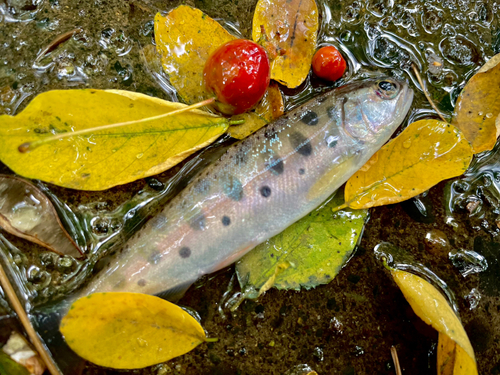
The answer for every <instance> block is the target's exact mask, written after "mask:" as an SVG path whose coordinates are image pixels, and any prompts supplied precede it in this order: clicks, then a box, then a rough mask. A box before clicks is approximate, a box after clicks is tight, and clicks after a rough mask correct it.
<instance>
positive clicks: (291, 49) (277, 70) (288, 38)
mask: <svg viewBox="0 0 500 375" xmlns="http://www.w3.org/2000/svg"><path fill="white" fill-rule="evenodd" d="M318 25H319V22H318V7H317V6H316V2H315V1H314V0H259V2H258V3H257V6H256V8H255V13H254V17H253V28H252V38H253V40H254V41H256V42H257V41H261V40H262V38H264V39H265V38H267V42H264V43H263V44H264V46H265V47H266V48H267V49H268V50H271V51H270V52H271V56H270V57H271V58H273V60H272V63H271V79H274V80H276V81H278V82H280V83H282V84H284V85H285V86H287V87H290V88H295V87H297V86H299V85H300V84H301V83H302V82H303V81H304V80H305V79H306V77H307V75H308V74H309V70H310V68H311V61H312V57H313V55H314V52H315V51H316V33H317V31H318ZM262 26H263V27H264V31H265V36H264V35H262ZM273 55H276V57H274V56H273Z"/></svg>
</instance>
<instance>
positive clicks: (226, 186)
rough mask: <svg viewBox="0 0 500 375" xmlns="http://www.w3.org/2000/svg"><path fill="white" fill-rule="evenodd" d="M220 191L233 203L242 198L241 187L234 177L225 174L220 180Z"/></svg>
mask: <svg viewBox="0 0 500 375" xmlns="http://www.w3.org/2000/svg"><path fill="white" fill-rule="evenodd" d="M221 184H222V190H223V191H224V194H226V195H227V196H228V197H229V198H231V199H232V200H233V201H239V200H241V198H243V185H241V182H240V180H238V179H237V178H236V177H234V176H232V175H230V174H226V175H224V176H223V177H222V178H221Z"/></svg>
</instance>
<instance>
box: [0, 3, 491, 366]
mask: <svg viewBox="0 0 500 375" xmlns="http://www.w3.org/2000/svg"><path fill="white" fill-rule="evenodd" d="M179 3H180V2H176V1H170V2H168V3H165V2H160V1H148V0H143V1H134V0H131V1H129V2H122V1H118V0H94V1H91V0H84V1H81V2H74V1H73V2H72V1H69V0H67V1H61V0H3V1H2V2H0V14H1V15H0V113H7V114H15V113H18V112H19V111H20V110H22V108H23V107H24V106H25V105H26V104H27V103H28V102H29V101H30V100H31V99H32V98H33V97H34V96H35V95H36V94H38V93H40V92H43V91H47V90H50V89H61V88H84V87H93V88H101V89H105V88H117V89H126V90H132V91H138V92H143V93H146V94H149V95H154V96H157V97H160V98H165V99H169V100H176V97H175V92H173V91H172V89H171V87H169V85H168V81H167V80H166V77H165V76H164V74H162V73H161V71H159V70H158V69H157V67H156V66H155V64H154V61H151V60H149V59H145V56H146V54H147V52H146V51H145V50H144V48H145V47H147V46H149V45H151V44H152V43H153V39H154V38H153V35H152V33H153V22H152V20H153V17H154V15H155V13H156V12H157V11H167V10H169V9H171V8H173V7H175V6H176V5H178V4H179ZM187 4H189V5H192V6H196V7H198V8H200V9H202V10H203V11H205V12H206V13H207V14H208V15H210V16H212V17H218V18H221V19H222V20H224V22H226V26H227V27H228V28H232V29H233V30H237V31H238V32H239V33H241V34H242V35H243V36H249V35H250V30H251V29H250V28H251V15H252V12H253V9H254V6H255V1H253V0H252V1H241V0H240V1H237V0H233V1H230V0H226V1H225V0H215V1H188V2H187ZM319 7H320V9H321V14H322V24H321V30H320V34H319V43H320V45H321V44H328V43H333V44H335V45H337V46H339V47H340V48H341V49H342V51H343V52H344V53H345V54H346V56H347V57H348V58H349V68H350V69H349V73H348V74H347V76H346V77H345V78H344V79H343V80H341V82H339V83H337V84H336V85H340V84H342V83H343V82H345V81H348V80H350V79H353V78H359V77H361V76H364V75H369V74H372V73H373V72H384V73H386V74H389V75H393V76H396V77H399V78H403V79H408V80H410V81H412V82H413V84H414V85H416V80H415V78H414V76H413V75H412V74H410V64H411V62H413V63H415V64H416V65H417V66H418V67H419V68H420V70H421V71H422V75H423V77H424V79H425V80H426V84H427V86H428V88H429V90H430V92H431V96H432V98H433V99H434V100H435V101H436V102H437V103H438V104H439V106H440V109H441V110H443V111H444V112H445V113H446V114H448V115H449V114H450V113H451V111H452V109H453V103H454V102H455V100H456V97H457V95H458V93H459V92H460V89H461V88H462V87H463V85H464V83H465V82H466V80H467V79H468V78H470V77H471V76H472V75H473V74H474V72H475V71H476V70H477V69H478V68H479V67H480V66H481V65H482V64H483V63H484V61H486V60H487V59H488V58H489V57H491V56H492V55H493V54H495V53H499V52H500V28H499V27H500V26H499V25H500V19H499V13H500V3H498V2H494V1H484V2H482V1H475V2H472V1H466V0H445V1H393V0H366V1H343V2H337V1H335V2H334V1H330V2H321V3H320V4H319ZM77 27H79V28H81V29H82V30H83V31H82V32H81V33H77V34H75V35H74V36H73V37H72V38H70V39H68V40H67V41H65V42H63V43H62V44H60V45H58V46H57V47H56V48H55V49H54V50H53V51H52V52H49V53H47V54H45V55H41V56H39V54H40V52H41V51H42V50H43V49H44V48H45V47H46V46H47V45H49V43H50V42H51V41H52V40H54V38H56V37H57V36H58V35H60V34H62V33H65V32H67V31H70V30H74V29H75V28H77ZM434 62H437V63H439V64H441V65H439V64H438V65H437V66H436V65H434ZM328 87H329V86H327V85H325V84H324V83H323V82H320V81H318V80H317V79H315V78H314V77H309V78H308V80H307V81H306V82H305V83H304V84H303V85H301V87H299V88H298V89H296V90H288V89H284V88H283V91H284V93H285V96H286V108H287V109H291V108H293V107H294V106H296V105H298V104H300V103H302V102H303V101H305V100H307V99H308V98H310V97H312V96H314V95H316V94H317V93H318V92H321V91H324V90H325V89H327V88H328ZM417 91H418V90H416V92H417ZM429 116H433V117H434V116H435V114H434V113H433V111H432V110H431V109H430V106H429V104H428V103H427V102H426V101H425V100H424V97H423V95H422V94H421V93H420V92H418V94H417V95H416V100H415V102H414V109H413V111H412V113H411V115H410V121H414V120H415V119H420V118H423V117H429ZM499 149H500V148H499ZM217 152H218V151H217V149H216V148H214V149H212V150H209V151H208V153H205V154H203V155H201V156H200V157H195V158H191V159H190V161H189V162H188V163H186V164H184V165H183V166H179V167H176V168H174V169H173V170H172V171H168V172H165V173H163V174H161V175H160V176H155V178H150V179H147V180H146V181H145V180H141V181H137V182H134V183H132V184H128V185H126V186H123V187H118V188H114V189H111V190H109V191H107V192H106V193H105V194H103V193H92V192H76V193H75V192H74V191H69V190H67V189H62V188H58V187H55V186H51V185H47V184H43V183H38V186H39V187H41V188H42V189H44V190H45V191H46V192H47V193H48V194H49V196H50V197H51V199H52V200H53V201H54V202H55V203H56V207H57V209H58V211H59V213H60V214H61V216H62V220H63V221H64V223H65V225H66V227H67V228H68V230H69V231H70V233H71V234H72V235H73V236H74V238H75V239H76V241H77V242H78V244H79V245H80V246H82V247H83V248H84V249H85V250H86V251H87V252H88V253H89V254H91V257H90V260H89V261H88V262H85V263H82V262H79V261H75V260H74V259H72V258H69V257H59V256H56V255H53V254H51V253H48V252H47V251H45V250H44V249H42V248H38V247H37V246H34V245H32V244H28V243H26V242H24V241H22V240H19V239H16V238H15V237H13V236H10V235H7V234H5V233H4V232H0V235H1V236H2V237H0V242H1V245H2V248H3V250H4V252H5V254H7V256H8V257H9V258H10V259H9V260H10V261H11V263H12V264H14V265H15V266H14V267H15V268H17V270H15V272H16V274H17V275H19V277H20V278H21V279H22V280H24V282H25V283H24V285H25V287H26V290H25V294H26V300H27V304H29V305H39V304H41V303H43V302H45V301H47V300H50V299H54V298H56V297H58V296H62V295H64V294H66V293H68V292H70V291H71V290H74V289H75V288H77V287H78V285H80V283H81V282H82V281H83V280H84V279H85V277H86V276H88V274H89V272H90V271H91V268H92V266H93V265H94V264H97V267H99V265H100V262H99V259H100V258H102V257H104V256H106V255H107V254H108V253H109V252H111V251H112V250H113V249H114V248H116V247H117V246H119V245H120V243H122V242H123V240H124V239H125V238H126V237H127V236H128V235H129V234H130V233H131V232H132V231H133V230H135V228H137V227H138V226H139V225H140V224H141V223H142V222H143V221H144V220H145V219H146V218H147V217H148V216H150V215H151V213H152V212H154V210H155V209H156V208H157V207H158V206H159V205H161V204H162V203H164V202H166V201H167V200H168V199H169V198H170V197H171V196H172V195H173V194H175V193H176V192H178V191H179V190H180V189H181V188H182V186H184V185H185V183H186V181H188V180H189V177H190V176H192V175H193V174H194V173H195V172H196V171H197V170H199V168H201V167H202V165H203V164H204V163H206V161H207V160H210V159H211V157H216V154H217ZM498 152H499V151H498V150H495V151H493V152H491V153H486V154H484V155H480V156H479V157H478V158H477V160H476V162H475V164H474V165H473V166H472V167H471V168H470V170H469V171H468V173H467V174H466V175H465V176H464V177H463V178H459V179H456V180H455V181H450V182H446V183H441V184H439V185H438V186H437V187H435V188H433V189H431V190H430V192H429V193H428V194H424V195H422V196H420V197H418V198H415V199H412V200H410V201H408V202H405V203H402V204H398V205H393V206H387V207H381V208H376V209H374V210H372V211H371V218H370V220H369V222H368V224H367V226H366V229H365V233H364V235H363V239H362V242H361V244H360V246H359V248H358V250H357V252H356V255H355V257H354V258H353V259H352V260H351V262H350V263H349V264H348V265H347V266H346V267H345V268H344V270H343V271H342V272H341V273H340V275H339V276H338V277H337V278H336V279H335V280H334V281H333V282H331V283H330V284H329V285H326V286H322V287H318V288H316V289H315V290H312V291H307V292H305V291H304V292H300V293H298V292H294V291H290V292H283V291H281V292H279V291H276V290H271V291H269V292H267V293H266V294H265V295H264V296H262V297H261V298H259V299H258V300H257V301H246V302H244V303H243V304H242V305H241V306H240V308H239V309H238V310H237V312H236V313H235V314H231V313H229V312H228V311H227V310H226V309H224V306H223V300H224V299H223V295H224V293H226V291H227V289H228V285H229V284H230V282H231V278H232V275H233V273H234V270H233V268H229V269H227V270H225V271H222V272H219V273H218V274H217V275H212V276H209V277H207V278H204V279H203V280H201V281H199V282H198V283H197V284H196V285H195V287H193V288H191V290H190V291H189V292H188V294H187V295H186V296H185V297H184V298H183V299H182V300H181V301H180V304H182V305H185V306H188V307H191V308H193V309H194V310H196V311H198V312H199V314H200V316H201V321H202V324H203V326H204V327H205V329H206V330H207V332H209V334H210V336H215V337H219V342H217V343H211V344H207V345H201V346H200V347H198V348H197V349H195V350H194V351H193V352H191V353H188V354H186V355H184V356H182V357H179V358H177V359H174V360H172V361H170V362H168V363H167V364H165V365H161V366H155V367H153V368H150V369H146V370H143V371H140V372H139V373H144V374H150V373H151V374H156V373H158V374H163V373H174V374H205V373H214V374H237V373H240V374H258V373H262V372H267V373H284V372H285V371H286V370H288V369H290V368H292V367H294V366H296V365H299V364H306V363H307V364H309V365H310V366H311V367H312V368H313V369H314V370H316V371H317V372H318V373H319V374H368V373H370V374H372V373H376V374H392V373H394V369H393V368H392V361H391V359H390V346H391V345H396V347H397V348H398V352H399V355H400V362H401V364H402V366H403V370H404V373H405V374H424V373H435V369H434V362H435V354H436V343H437V335H436V334H435V333H434V332H433V331H432V329H430V328H428V327H427V326H426V325H425V324H424V323H422V322H421V321H420V320H419V319H418V318H416V317H415V315H414V314H413V313H412V312H411V310H410V309H409V307H408V305H407V303H406V302H405V300H404V298H403V297H402V295H401V294H400V292H399V291H398V290H397V288H396V286H395V284H394V283H393V282H392V281H391V280H390V278H389V275H388V274H387V272H386V271H385V270H384V268H383V267H382V266H381V263H380V261H378V260H377V257H376V256H375V254H374V252H373V249H374V247H375V246H376V245H377V244H379V243H381V242H382V241H387V242H390V243H391V244H393V245H394V246H396V247H398V248H399V249H402V251H401V250H394V251H395V252H397V253H401V252H402V253H403V255H404V256H403V260H402V261H401V262H403V263H404V264H410V265H411V264H417V263H421V264H422V265H423V266H424V267H425V268H426V269H428V270H430V271H432V273H434V274H435V275H437V277H439V278H440V279H441V280H443V282H445V283H446V284H447V285H448V289H447V290H448V292H449V293H451V294H453V296H454V297H453V299H454V301H455V306H456V309H457V310H458V311H459V313H460V316H461V319H462V321H463V323H464V325H465V327H466V330H467V332H468V334H469V335H470V338H471V341H472V344H473V347H474V349H475V351H476V356H477V359H478V363H479V368H480V372H481V373H484V374H498V373H500V354H499V353H500V350H499V349H500V347H499V340H500V332H499V329H498V327H500V319H499V318H500V302H499V297H500V281H499V278H498V274H500V273H499V271H500V265H499V262H498V256H499V251H500V244H499V240H498V233H499V232H500V231H499V229H498V222H499V221H498V217H499V215H500V212H499V210H500V207H499V204H500V200H499V199H500V179H499V173H500V172H499V171H498V167H497V166H496V165H497V164H498V155H497V154H498ZM209 155H212V156H209ZM181 168H182V170H181ZM180 170H181V173H180V174H177V175H176V174H175V173H177V172H179V171H180ZM0 172H2V173H10V172H9V171H8V169H7V168H6V167H5V166H3V165H2V166H0ZM175 176H178V177H175ZM179 176H180V177H182V178H180V177H179ZM437 231H439V232H437ZM429 233H432V235H428V234H429ZM436 236H437V237H438V239H437V240H436ZM426 237H429V238H431V239H432V240H428V239H427V240H426ZM444 238H446V239H447V241H448V243H449V245H444V246H443V245H440V243H443V241H444V243H446V241H445V240H444ZM417 268H418V267H417ZM421 269H423V268H421ZM231 293H233V292H231ZM0 302H1V303H0V309H3V310H4V311H7V310H8V307H6V305H5V302H4V301H0ZM220 310H222V314H221V313H220ZM2 329H3V328H2ZM1 337H3V335H0V338H1ZM86 373H88V374H110V373H113V372H112V371H111V370H104V369H100V368H97V367H94V366H91V365H89V366H88V368H87V369H86Z"/></svg>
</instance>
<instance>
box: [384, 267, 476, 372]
mask: <svg viewBox="0 0 500 375" xmlns="http://www.w3.org/2000/svg"><path fill="white" fill-rule="evenodd" d="M391 274H392V277H393V278H394V281H396V284H398V287H399V288H400V289H401V291H402V292H403V295H404V296H405V298H406V300H407V301H408V303H409V304H410V306H411V307H412V309H413V311H414V312H415V314H417V315H418V317H420V319H422V320H423V321H424V322H425V323H427V324H429V325H430V326H432V327H433V328H434V329H435V330H437V331H438V332H439V340H438V353H437V369H438V374H439V375H474V374H477V373H478V372H477V367H476V359H475V356H474V350H473V349H472V346H471V344H470V341H469V338H468V337H467V333H466V332H465V330H464V328H463V326H462V323H460V320H459V319H458V317H457V316H456V315H455V313H454V312H453V309H452V308H451V306H450V305H449V304H448V302H447V301H446V299H445V298H444V296H443V295H442V294H441V293H440V292H439V291H438V290H437V289H436V288H435V287H434V286H432V285H431V284H430V283H429V282H427V281H425V280H424V279H422V278H421V277H418V276H416V275H413V274H411V273H408V272H405V271H400V270H395V269H391Z"/></svg>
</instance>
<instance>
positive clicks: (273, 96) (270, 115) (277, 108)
mask: <svg viewBox="0 0 500 375" xmlns="http://www.w3.org/2000/svg"><path fill="white" fill-rule="evenodd" d="M255 113H256V114H257V115H259V116H260V117H262V118H264V119H265V120H266V121H267V122H271V121H273V120H276V119H277V118H278V117H280V116H281V115H283V113H285V104H284V103H283V96H282V95H281V91H280V89H279V87H278V85H277V84H276V83H275V82H271V84H270V85H269V87H268V88H267V90H266V93H265V94H264V97H263V98H262V100H261V101H260V102H259V104H258V105H257V107H256V108H255Z"/></svg>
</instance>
